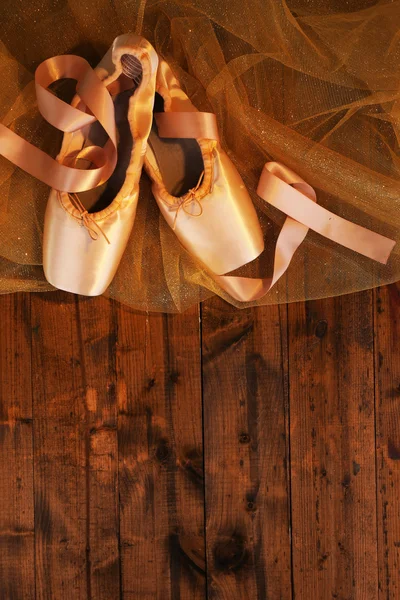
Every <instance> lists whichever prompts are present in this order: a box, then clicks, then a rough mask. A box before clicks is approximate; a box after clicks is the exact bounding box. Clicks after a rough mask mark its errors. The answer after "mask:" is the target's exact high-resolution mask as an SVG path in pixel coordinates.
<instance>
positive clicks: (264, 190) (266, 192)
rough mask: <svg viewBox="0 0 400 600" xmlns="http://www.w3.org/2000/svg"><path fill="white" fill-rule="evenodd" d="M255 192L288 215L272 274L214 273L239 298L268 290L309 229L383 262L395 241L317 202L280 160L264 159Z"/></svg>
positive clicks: (252, 297)
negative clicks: (241, 275)
mask: <svg viewBox="0 0 400 600" xmlns="http://www.w3.org/2000/svg"><path fill="white" fill-rule="evenodd" d="M257 193H258V195H259V196H260V197H261V198H262V199H263V200H265V202H268V203H269V204H271V205H272V206H275V207H276V208H278V209H279V210H281V211H282V212H284V213H285V214H286V215H288V216H287V218H286V220H285V222H284V224H283V227H282V229H281V231H280V234H279V236H278V239H277V242H276V246H275V257H274V268H273V273H272V277H269V278H264V279H258V278H254V279H253V278H249V277H235V276H231V275H214V279H215V280H216V281H217V282H218V283H219V285H220V286H221V287H222V288H223V289H224V290H225V291H227V292H228V293H229V294H230V295H231V296H232V297H233V298H235V299H236V300H239V301H240V302H250V301H253V300H258V299H260V298H262V297H263V296H265V294H267V293H268V292H269V291H270V290H271V288H272V287H273V286H274V285H275V283H276V282H277V281H278V279H280V277H282V275H283V274H284V273H285V271H286V270H287V268H288V267H289V265H290V262H291V260H292V258H293V256H294V254H295V252H296V250H297V249H298V247H299V246H300V244H301V243H302V242H303V240H304V238H305V237H306V235H307V233H308V230H309V229H312V230H314V231H316V232H318V233H320V234H321V235H323V236H324V237H326V238H328V239H330V240H333V241H334V242H337V243H338V244H341V245H342V246H345V247H346V248H350V249H351V250H354V251H355V252H358V253H360V254H363V255H364V256H367V257H369V258H372V259H373V260H376V261H378V262H380V263H383V264H386V262H387V260H388V258H389V255H390V253H391V251H392V250H393V247H394V246H395V245H396V242H395V241H394V240H390V239H388V238H386V237H384V236H382V235H380V234H378V233H375V232H373V231H370V230H369V229H365V228H364V227H361V226H360V225H356V224H354V223H351V222H350V221H346V220H345V219H343V218H342V217H339V216H338V215H335V214H334V213H331V212H330V211H329V210H327V209H325V208H323V207H322V206H319V205H318V204H317V203H316V200H317V198H316V193H315V190H314V189H313V188H312V187H311V186H310V185H308V184H307V183H306V182H305V181H304V180H303V179H301V177H299V176H298V175H297V174H296V173H295V172H294V171H292V170H291V169H289V168H288V167H285V166H284V165H282V164H280V163H277V162H269V163H266V165H265V166H264V169H263V172H262V174H261V177H260V181H259V184H258V188H257Z"/></svg>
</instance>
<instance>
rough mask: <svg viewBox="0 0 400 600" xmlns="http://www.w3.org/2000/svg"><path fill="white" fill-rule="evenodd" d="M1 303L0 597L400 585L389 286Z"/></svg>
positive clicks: (397, 311)
mask: <svg viewBox="0 0 400 600" xmlns="http://www.w3.org/2000/svg"><path fill="white" fill-rule="evenodd" d="M0 314H1V328H0V396H1V403H0V462H1V464H0V599H1V600H28V599H29V600H31V599H40V600H42V599H43V600H44V599H46V600H47V599H48V600H58V599H60V600H61V599H62V600H64V599H65V600H80V599H82V600H83V599H89V598H90V599H92V598H93V599H95V600H103V599H104V600H114V599H115V600H117V599H121V598H122V599H124V600H134V599H139V600H153V599H154V600H198V599H199V600H200V599H203V598H204V599H205V598H209V599H221V600H222V599H223V600H236V599H237V600H279V599H283V600H291V599H294V598H296V599H304V600H328V599H329V600H332V599H334V598H337V599H339V600H350V599H357V600H361V599H362V600H378V599H379V600H398V599H399V598H400V503H399V494H400V428H399V419H400V317H399V315H400V286H396V285H391V286H388V287H386V288H382V289H378V290H374V291H367V292H362V293H359V294H354V295H350V296H344V297H341V298H335V299H327V300H320V301H312V302H307V303H302V304H294V305H289V306H279V307H278V306H273V307H263V308H258V309H245V310H242V311H239V310H236V309H235V308H233V307H231V306H229V305H228V304H226V303H225V302H223V301H222V300H220V299H218V298H214V299H212V300H210V301H208V302H206V303H205V304H204V305H203V306H202V307H195V308H193V309H191V310H189V311H188V312H186V313H184V314H182V315H161V314H149V315H146V314H139V313H137V312H135V311H133V310H131V309H129V308H127V307H124V306H122V305H120V304H118V303H116V302H113V301H111V300H107V299H105V298H95V299H78V298H76V297H74V296H72V295H68V294H64V293H61V292H57V293H54V294H31V295H29V294H16V295H9V296H0Z"/></svg>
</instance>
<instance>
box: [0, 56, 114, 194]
mask: <svg viewBox="0 0 400 600" xmlns="http://www.w3.org/2000/svg"><path fill="white" fill-rule="evenodd" d="M64 78H69V79H76V80H77V86H76V93H77V95H78V96H79V98H80V100H81V102H80V104H79V108H78V107H74V106H72V105H70V104H67V103H66V102H64V101H63V100H61V99H60V98H57V96H55V95H54V94H53V93H52V92H50V90H48V89H47V88H48V87H49V85H50V84H51V83H54V82H55V81H58V80H59V79H64ZM35 89H36V97H37V103H38V108H39V111H40V113H41V114H42V116H43V117H44V118H45V119H46V121H48V122H49V123H50V124H51V125H53V126H54V127H56V128H57V129H59V130H60V131H63V132H68V133H72V132H75V131H78V130H80V129H82V128H83V127H86V126H87V125H91V124H92V123H94V122H95V121H96V120H97V121H99V123H100V124H101V125H102V127H103V128H104V130H105V131H106V133H107V135H108V137H109V139H108V141H107V142H106V144H105V146H104V147H103V148H101V147H99V146H88V147H86V148H84V149H83V150H81V152H80V153H79V154H80V157H81V158H85V159H87V160H88V161H90V162H91V163H92V164H94V165H95V168H93V169H87V170H82V169H77V168H74V167H70V166H67V165H65V164H61V163H60V162H58V161H57V160H54V159H53V158H51V157H50V156H49V155H48V154H46V153H45V152H43V151H42V150H40V149H39V148H37V147H36V146H33V145H32V144H30V143H29V142H27V141H26V140H24V139H23V138H21V137H19V136H18V135H17V134H16V133H14V132H13V131H11V130H10V129H8V128H7V127H5V126H4V125H2V124H0V155H2V156H4V157H5V158H7V159H8V160H10V161H11V162H13V163H14V164H15V165H16V166H17V167H20V168H21V169H23V170H24V171H26V172H27V173H29V174H30V175H33V176H34V177H36V179H39V180H40V181H43V182H44V183H46V184H47V185H48V186H50V187H52V188H54V189H55V190H58V191H59V192H68V193H71V192H83V191H86V190H90V189H93V188H95V187H97V186H99V185H102V184H103V183H104V182H105V181H107V179H108V178H109V177H110V175H111V174H112V172H113V171H114V168H115V165H116V163H117V136H116V128H115V118H114V105H113V102H112V98H111V96H110V94H109V92H108V90H107V88H106V87H105V85H104V84H103V82H102V81H101V80H100V79H99V78H98V76H97V75H96V73H95V71H94V70H93V69H92V68H91V67H90V65H89V63H88V62H87V61H86V60H85V59H84V58H81V57H80V56H74V55H62V56H55V57H53V58H49V59H48V60H45V61H44V62H42V63H41V64H40V65H39V66H38V68H37V69H36V71H35ZM86 110H88V111H90V113H89V112H85V111H86Z"/></svg>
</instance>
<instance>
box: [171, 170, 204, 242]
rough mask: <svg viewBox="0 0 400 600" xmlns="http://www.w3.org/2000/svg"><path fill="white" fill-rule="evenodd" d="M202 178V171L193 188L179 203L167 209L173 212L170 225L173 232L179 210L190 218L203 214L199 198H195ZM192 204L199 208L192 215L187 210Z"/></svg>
mask: <svg viewBox="0 0 400 600" xmlns="http://www.w3.org/2000/svg"><path fill="white" fill-rule="evenodd" d="M203 177H204V171H203V172H202V174H201V175H200V177H199V180H198V182H197V184H196V185H195V187H194V188H190V190H189V191H188V192H187V193H186V194H185V195H184V196H182V197H181V198H180V199H179V202H177V203H176V204H171V205H170V207H169V208H170V210H175V218H174V222H173V225H172V229H173V230H174V231H175V226H176V220H177V218H178V215H179V211H180V210H183V212H185V213H186V214H187V215H189V216H190V217H201V215H202V214H203V206H202V204H201V202H200V200H199V198H197V196H196V193H197V190H198V189H199V187H200V186H201V183H202V181H203ZM193 203H195V204H197V206H198V207H199V212H197V213H193V212H192V211H191V210H189V206H191V205H192V204H193Z"/></svg>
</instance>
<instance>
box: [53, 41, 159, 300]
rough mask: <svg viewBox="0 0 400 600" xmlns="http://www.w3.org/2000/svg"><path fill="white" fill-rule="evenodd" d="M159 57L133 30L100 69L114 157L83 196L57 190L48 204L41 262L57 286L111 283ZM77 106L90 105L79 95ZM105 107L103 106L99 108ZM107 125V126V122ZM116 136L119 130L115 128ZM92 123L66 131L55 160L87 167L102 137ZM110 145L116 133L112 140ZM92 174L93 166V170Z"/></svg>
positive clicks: (87, 291) (89, 287)
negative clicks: (106, 173)
mask: <svg viewBox="0 0 400 600" xmlns="http://www.w3.org/2000/svg"><path fill="white" fill-rule="evenodd" d="M157 64H158V58H157V55H156V53H155V51H154V49H153V48H152V46H151V45H150V44H149V43H148V42H147V41H146V40H145V39H143V38H141V37H138V36H136V35H131V34H127V35H122V36H120V37H118V38H117V39H116V40H115V41H114V43H113V45H112V47H111V49H110V50H109V52H108V53H107V54H106V56H105V57H104V59H103V60H102V61H101V62H100V64H99V65H98V67H97V68H96V69H95V73H96V75H97V77H98V78H100V79H101V81H102V83H103V86H104V88H105V89H107V91H108V93H109V94H111V96H112V101H113V105H114V115H115V129H116V130H117V132H118V144H117V156H118V158H117V160H115V158H114V161H115V168H114V170H113V172H112V174H111V177H110V178H109V179H108V181H107V182H106V183H104V184H102V185H100V186H99V187H97V188H95V189H93V190H90V191H84V192H82V193H81V194H79V196H78V195H77V194H76V193H68V192H63V191H59V190H56V189H52V190H51V192H50V197H49V200H48V203H47V209H46V214H45V224H44V239H43V268H44V272H45V276H46V279H47V280H48V281H49V282H50V283H51V284H52V285H54V286H55V287H57V288H59V289H62V290H65V291H68V292H74V293H77V294H82V295H86V296H97V295H99V294H102V293H103V292H104V291H105V290H106V288H107V287H108V286H109V284H110V283H111V281H112V279H113V277H114V275H115V273H116V271H117V268H118V265H119V262H120V260H121V258H122V255H123V252H124V250H125V247H126V244H127V242H128V239H129V236H130V234H131V231H132V227H133V223H134V220H135V215H136V208H137V203H138V195H139V179H140V175H141V170H142V165H143V157H144V154H145V150H146V144H147V138H148V135H149V133H150V129H151V123H152V111H153V103H154V92H155V76H156V71H157ZM77 91H78V95H77V96H76V97H75V98H74V100H73V102H72V106H73V107H75V108H77V109H80V110H81V111H82V110H85V106H84V102H83V100H82V97H81V96H80V95H79V93H80V91H79V89H78V90H77ZM103 108H104V107H101V106H100V108H99V110H100V112H101V110H102V109H103ZM103 128H104V127H103ZM114 136H115V134H114ZM103 138H104V130H102V128H101V127H99V123H98V122H97V123H96V122H95V123H93V124H90V125H88V126H86V127H83V128H81V129H78V130H76V131H73V132H72V133H66V134H65V135H64V138H63V143H62V147H61V151H60V153H59V155H58V157H57V160H58V161H59V162H60V163H61V164H63V165H69V166H75V167H77V166H81V167H83V168H86V169H87V166H88V160H90V161H91V162H95V161H96V156H92V157H90V156H89V157H88V156H87V155H86V153H87V149H88V148H90V147H92V145H93V144H97V145H100V144H101V143H104V139H103ZM107 144H109V147H110V146H112V139H111V140H110V141H109V142H107ZM88 172H89V173H90V170H89V171H88Z"/></svg>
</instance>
